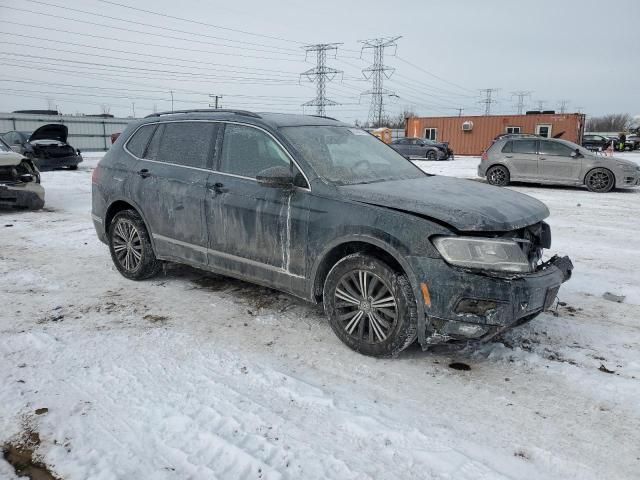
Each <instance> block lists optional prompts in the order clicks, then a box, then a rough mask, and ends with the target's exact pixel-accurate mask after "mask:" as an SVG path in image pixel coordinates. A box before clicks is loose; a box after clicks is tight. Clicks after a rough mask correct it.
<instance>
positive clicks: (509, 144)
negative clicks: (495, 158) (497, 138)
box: [502, 141, 513, 153]
mask: <svg viewBox="0 0 640 480" xmlns="http://www.w3.org/2000/svg"><path fill="white" fill-rule="evenodd" d="M512 144H513V142H511V141H509V142H507V143H505V144H504V147H502V153H511V152H512V151H513V150H512V148H513V147H512Z"/></svg>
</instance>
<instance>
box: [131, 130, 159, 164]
mask: <svg viewBox="0 0 640 480" xmlns="http://www.w3.org/2000/svg"><path fill="white" fill-rule="evenodd" d="M155 128H156V126H155V125H145V126H143V127H140V128H139V129H138V130H137V131H136V133H134V134H133V137H131V139H130V140H129V142H128V143H127V150H129V151H130V152H131V153H133V154H134V155H135V156H136V157H138V158H142V155H143V154H144V150H145V148H147V144H148V143H149V139H150V138H151V135H152V134H153V131H154V129H155Z"/></svg>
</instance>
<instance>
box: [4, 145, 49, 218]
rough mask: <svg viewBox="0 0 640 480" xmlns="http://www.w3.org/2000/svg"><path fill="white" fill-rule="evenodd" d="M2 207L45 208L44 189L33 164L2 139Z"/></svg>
mask: <svg viewBox="0 0 640 480" xmlns="http://www.w3.org/2000/svg"><path fill="white" fill-rule="evenodd" d="M0 207H14V208H30V209H34V210H38V209H40V208H42V207H44V188H42V185H40V173H39V172H38V169H37V168H36V167H35V165H34V164H33V162H32V161H31V160H30V159H28V158H25V157H24V156H23V155H20V154H18V153H15V152H14V151H12V150H11V148H10V147H9V145H7V144H6V143H4V142H3V141H2V140H1V139H0Z"/></svg>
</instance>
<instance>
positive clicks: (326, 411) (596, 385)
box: [0, 154, 640, 480]
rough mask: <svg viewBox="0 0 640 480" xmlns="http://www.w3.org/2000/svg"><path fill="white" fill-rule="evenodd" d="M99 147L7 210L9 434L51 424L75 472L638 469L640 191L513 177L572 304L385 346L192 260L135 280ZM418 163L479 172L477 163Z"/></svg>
mask: <svg viewBox="0 0 640 480" xmlns="http://www.w3.org/2000/svg"><path fill="white" fill-rule="evenodd" d="M623 156H626V157H628V158H633V159H635V160H636V161H638V162H639V163H640V154H626V155H623ZM98 157H99V155H94V156H93V157H91V158H87V161H86V162H85V163H83V164H81V166H80V169H79V170H78V171H75V172H73V171H63V172H51V173H44V174H43V184H44V186H45V188H46V196H47V207H46V208H45V210H43V211H40V212H13V211H11V212H2V213H0V245H1V250H0V260H1V261H0V305H2V310H1V314H0V359H1V361H0V445H2V444H7V443H16V442H18V440H19V439H20V438H22V437H23V436H24V435H25V432H26V431H34V432H38V434H39V437H40V444H39V446H38V447H37V449H36V454H37V456H38V457H39V458H40V459H41V460H42V461H43V462H44V463H45V464H46V465H47V466H48V467H49V468H50V470H51V471H52V472H54V473H55V475H56V476H57V477H59V478H61V479H64V480H75V479H78V480H84V479H100V480H108V479H133V478H140V479H142V478H144V479H203V478H207V479H209V478H224V479H242V478H248V479H249V478H250V479H259V478H264V479H280V478H282V479H316V478H317V479H326V478H335V479H386V478H393V479H395V478H406V479H412V478H415V479H452V480H465V479H508V478H518V479H536V480H537V479H543V478H544V479H547V478H554V479H556V478H557V479H570V478H572V479H580V480H587V479H600V478H609V479H632V478H638V476H639V472H640V288H639V286H640V273H639V272H640V255H639V252H640V240H639V239H638V233H637V232H638V213H639V212H640V190H632V191H616V192H612V193H608V194H601V195H598V194H592V193H589V192H587V191H586V190H582V189H577V188H561V187H535V186H515V187H511V188H514V190H518V191H521V192H525V193H527V194H530V195H533V196H535V197H537V198H539V199H541V200H543V201H544V202H546V203H547V204H548V205H549V208H550V210H551V212H552V214H551V217H550V219H549V223H550V224H551V226H552V231H553V236H554V238H553V248H552V251H553V252H558V253H560V254H568V255H570V256H571V257H572V258H573V260H574V263H575V272H574V278H573V279H572V280H571V281H570V282H569V283H567V284H565V285H564V286H563V288H562V289H561V291H560V300H561V302H562V304H561V306H559V307H558V310H557V312H556V315H553V314H551V313H548V314H543V315H541V316H540V317H538V318H537V319H536V320H535V321H533V322H532V323H531V324H529V325H527V326H524V327H521V328H519V329H517V330H515V331H513V332H512V333H510V334H509V335H507V336H506V338H504V339H503V341H501V342H494V343H490V344H488V345H485V346H484V347H482V348H479V349H478V348H476V349H469V350H464V351H460V352H439V353H429V352H422V351H420V350H419V349H418V348H417V347H416V348H411V349H409V351H407V352H405V353H404V354H403V355H401V356H400V357H399V358H396V359H390V360H376V359H372V358H367V357H364V356H362V355H358V354H356V353H354V352H352V351H350V350H348V349H347V348H346V347H345V346H343V345H342V344H341V343H340V342H339V341H338V339H337V338H336V337H335V336H334V335H333V333H332V332H331V330H330V328H329V326H328V324H327V322H326V320H325V318H324V316H323V313H322V311H321V309H320V308H318V307H314V306H310V305H307V304H304V303H303V302H301V301H299V300H297V299H294V298H292V297H289V296H287V295H284V294H280V293H277V292H273V291H270V290H268V289H265V288H260V287H255V286H252V285H249V284H245V283H242V282H239V281H234V280H228V279H224V278H220V277H217V276H214V275H210V274H207V273H204V272H199V271H196V270H193V269H191V268H185V267H178V266H172V267H170V268H168V270H167V272H166V274H165V275H164V276H161V277H158V278H155V279H152V280H150V281H146V282H139V283H136V282H131V281H127V280H126V279H124V278H123V277H122V276H120V275H119V274H118V273H117V271H116V270H115V269H114V267H113V266H112V264H111V260H110V257H109V253H108V250H107V248H106V247H105V246H104V245H102V244H101V243H99V242H98V240H97V239H96V236H95V233H94V231H93V226H92V224H91V219H90V214H89V209H90V190H91V184H90V175H91V169H92V167H93V166H94V165H95V163H96V161H97V158H98ZM418 163H420V164H421V165H420V166H421V167H422V168H424V169H425V170H426V171H429V172H432V173H439V174H443V175H452V176H457V177H463V178H474V177H475V168H476V165H477V158H469V157H467V158H457V159H456V160H455V161H453V162H418ZM605 292H611V293H613V294H617V295H625V296H626V299H625V300H624V302H623V303H614V302H611V301H607V300H604V299H603V298H602V295H603V293H605ZM452 361H460V362H465V363H467V364H469V365H470V366H471V370H470V371H458V370H453V369H451V368H449V366H448V365H449V364H450V363H451V362H452ZM610 372H612V373H610ZM40 408H47V409H48V411H47V412H45V413H41V414H39V415H38V414H36V413H35V411H36V409H40ZM0 478H3V479H5V478H7V479H12V478H16V477H15V475H14V473H13V469H12V468H11V467H10V465H9V464H8V463H7V462H5V461H4V460H2V459H1V458H0Z"/></svg>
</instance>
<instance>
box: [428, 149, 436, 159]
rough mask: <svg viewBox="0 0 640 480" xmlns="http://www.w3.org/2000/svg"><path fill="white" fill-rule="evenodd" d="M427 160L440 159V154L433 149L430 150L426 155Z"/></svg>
mask: <svg viewBox="0 0 640 480" xmlns="http://www.w3.org/2000/svg"><path fill="white" fill-rule="evenodd" d="M426 158H427V160H430V161H434V160H437V159H438V154H437V153H436V152H434V151H433V150H429V151H428V152H427V156H426Z"/></svg>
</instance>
